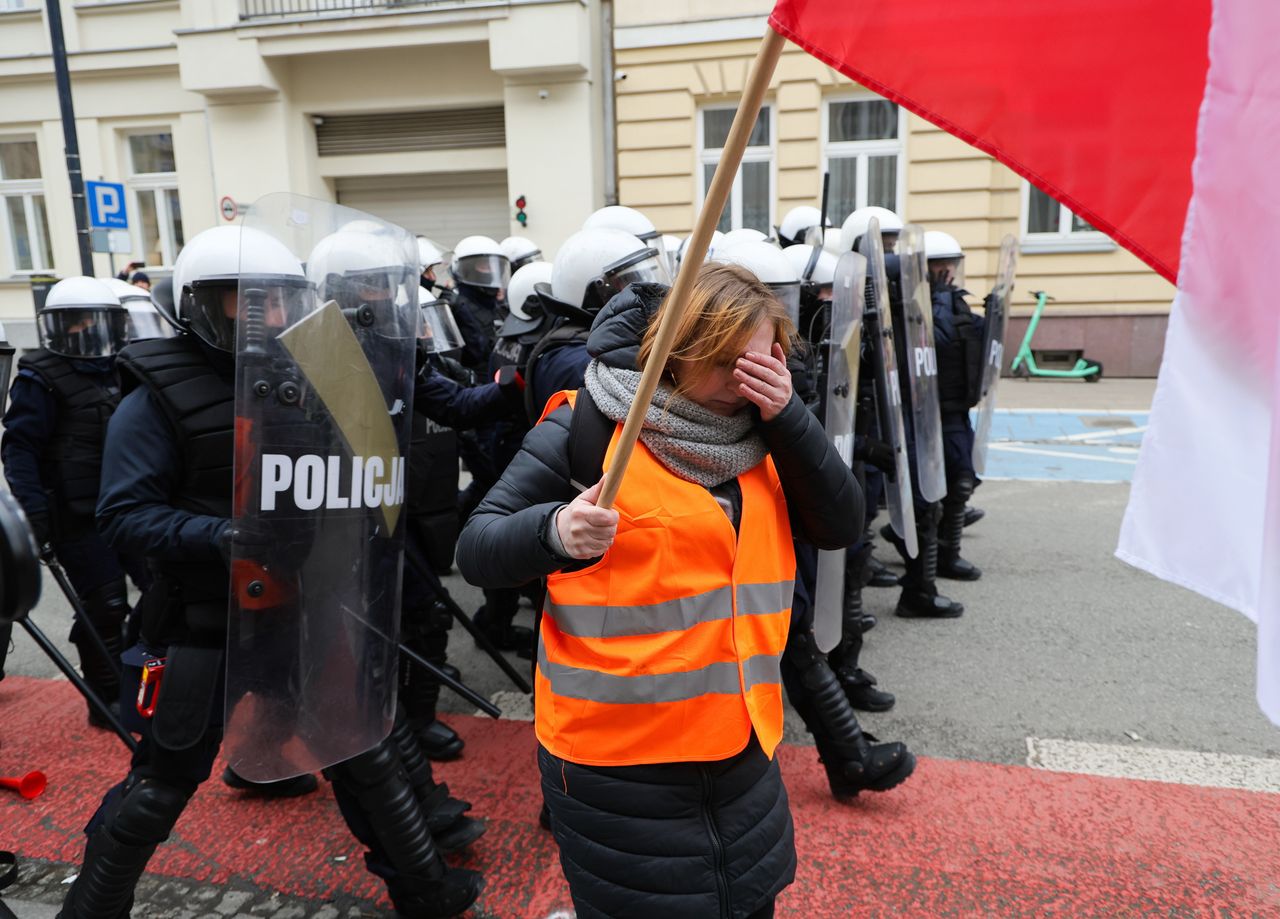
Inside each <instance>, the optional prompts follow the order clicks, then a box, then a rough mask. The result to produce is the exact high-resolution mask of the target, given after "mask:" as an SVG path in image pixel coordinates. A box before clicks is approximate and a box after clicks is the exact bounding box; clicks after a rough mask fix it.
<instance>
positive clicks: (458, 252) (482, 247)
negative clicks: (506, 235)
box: [453, 236, 503, 263]
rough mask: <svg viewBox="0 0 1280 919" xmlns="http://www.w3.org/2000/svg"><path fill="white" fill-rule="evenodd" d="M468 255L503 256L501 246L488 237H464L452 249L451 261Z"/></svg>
mask: <svg viewBox="0 0 1280 919" xmlns="http://www.w3.org/2000/svg"><path fill="white" fill-rule="evenodd" d="M468 255H503V251H502V246H501V245H500V244H499V243H498V241H497V240H496V239H493V238H492V237H490V236H464V237H463V238H462V239H460V240H458V244H457V245H456V246H454V247H453V260H454V262H455V263H456V262H457V261H458V259H460V258H465V257H467V256H468Z"/></svg>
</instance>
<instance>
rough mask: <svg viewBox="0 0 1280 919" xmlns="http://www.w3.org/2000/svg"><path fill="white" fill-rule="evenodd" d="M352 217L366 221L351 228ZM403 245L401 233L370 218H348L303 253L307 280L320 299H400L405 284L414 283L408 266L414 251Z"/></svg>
mask: <svg viewBox="0 0 1280 919" xmlns="http://www.w3.org/2000/svg"><path fill="white" fill-rule="evenodd" d="M355 223H361V224H364V223H369V224H371V225H372V226H374V227H376V229H371V230H366V229H364V227H363V226H361V227H358V228H356V229H354V230H353V229H351V227H352V225H353V224H355ZM415 254H416V253H410V252H406V251H405V246H404V243H403V239H402V238H401V237H397V236H393V235H392V234H391V233H389V232H387V228H386V227H384V226H381V225H379V224H376V223H374V222H373V221H352V223H350V224H347V225H346V226H345V227H343V228H342V229H341V230H339V231H338V232H336V233H330V234H329V235H328V236H326V237H324V238H323V239H321V240H320V242H318V243H316V245H315V247H314V248H313V249H312V250H311V254H310V255H308V256H307V280H308V281H310V282H311V284H312V285H313V286H314V287H315V289H316V293H317V294H318V295H319V297H320V299H321V300H322V301H325V300H336V301H337V302H338V305H339V306H340V307H342V308H343V309H359V308H360V307H361V306H363V305H364V304H371V305H376V304H379V303H388V302H391V303H394V302H397V301H399V302H403V299H402V298H403V296H404V291H405V288H406V286H408V285H410V284H412V285H413V286H414V287H417V284H416V283H413V282H414V281H415V278H414V276H413V272H412V269H411V268H410V267H409V266H410V265H412V264H413V263H414V260H415V259H414V255H415Z"/></svg>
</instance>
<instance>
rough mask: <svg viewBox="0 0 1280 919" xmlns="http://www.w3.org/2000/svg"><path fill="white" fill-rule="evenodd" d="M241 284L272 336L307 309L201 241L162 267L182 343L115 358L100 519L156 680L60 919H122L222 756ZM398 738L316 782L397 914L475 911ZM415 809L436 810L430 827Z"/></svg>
mask: <svg viewBox="0 0 1280 919" xmlns="http://www.w3.org/2000/svg"><path fill="white" fill-rule="evenodd" d="M250 237H251V238H250ZM242 259H243V260H242ZM242 279H247V280H249V281H250V282H251V285H252V286H253V287H255V288H258V289H260V291H261V292H262V294H263V295H264V297H265V305H264V310H263V313H264V316H263V320H264V322H265V323H266V324H268V325H270V326H273V327H277V328H278V327H279V326H282V325H284V324H285V323H286V321H287V319H288V317H289V316H290V315H291V314H292V312H293V311H294V310H296V309H297V306H296V304H298V303H300V302H301V301H302V299H303V298H305V297H307V296H313V295H314V294H313V292H312V289H311V287H310V285H309V282H308V281H307V279H306V277H305V276H304V274H303V270H302V266H301V264H300V262H299V261H298V259H297V258H296V257H295V256H294V255H293V254H292V253H291V252H290V251H289V250H288V249H287V248H286V247H285V246H284V245H282V244H281V243H280V242H278V241H277V240H276V239H274V238H273V237H271V236H270V235H268V234H266V233H262V232H260V231H256V230H253V229H249V228H245V229H242V228H240V227H218V228H215V229H212V230H207V231H205V232H204V233H201V234H200V235H199V236H197V237H195V238H194V239H192V240H191V241H190V242H189V243H188V244H187V246H186V248H184V249H183V251H182V252H181V253H180V255H179V257H178V260H177V263H176V264H175V266H174V285H173V290H174V291H175V293H176V295H177V297H178V302H177V304H176V309H174V312H173V314H172V316H171V317H170V318H171V319H172V321H173V322H174V324H175V325H177V326H178V327H179V328H181V329H182V330H183V333H182V334H180V335H179V336H177V337H176V338H173V339H157V340H154V341H148V342H143V343H141V344H139V345H135V346H133V347H132V348H130V349H128V350H126V351H125V352H124V354H122V356H121V372H122V382H123V386H124V389H125V393H126V395H125V398H124V399H123V401H122V402H121V405H120V408H119V410H118V411H117V413H116V415H115V416H114V418H113V419H112V424H111V427H110V430H109V432H108V437H107V442H106V446H105V452H104V459H103V477H102V478H103V488H102V494H101V497H100V498H99V502H98V521H99V524H100V526H101V528H102V531H103V534H104V536H105V537H106V538H107V540H108V541H109V542H110V543H111V544H112V545H113V546H116V547H118V548H122V549H126V550H131V551H136V552H138V553H141V554H144V555H145V556H146V557H147V559H148V561H149V563H150V565H151V566H152V571H153V574H154V580H153V583H152V585H151V586H150V588H149V589H148V590H147V591H146V593H145V594H144V596H143V599H142V602H141V604H140V619H141V640H142V650H143V651H145V658H146V660H147V663H146V665H145V666H146V669H147V672H148V673H150V674H152V675H155V674H156V672H157V671H158V672H159V675H160V686H161V691H160V692H159V694H158V696H157V697H156V698H155V700H154V712H153V714H152V717H151V720H150V721H149V722H148V723H147V724H146V727H145V730H144V731H143V732H142V733H143V739H142V745H141V748H140V750H139V752H138V753H137V754H136V755H135V757H134V759H133V762H132V766H131V768H130V771H129V773H128V775H127V776H126V778H125V779H124V781H123V782H121V783H120V784H119V785H117V786H116V787H114V788H113V789H112V790H111V791H109V792H108V793H107V795H106V797H105V798H104V800H103V803H102V805H101V806H100V807H99V809H98V811H97V813H95V814H94V816H93V818H92V819H91V820H90V822H89V825H88V826H87V827H86V830H85V832H86V835H87V837H88V842H87V846H86V849H85V859H84V864H83V866H82V868H81V870H80V872H79V874H78V876H77V878H76V881H75V883H74V884H73V885H72V887H71V889H70V890H69V892H68V894H67V899H66V902H65V903H64V904H63V909H62V913H61V915H62V916H63V917H66V919H119V917H124V916H127V915H128V914H129V911H130V908H131V906H132V902H133V890H134V886H135V885H136V884H137V881H138V878H139V877H140V876H141V874H142V872H143V870H144V869H145V867H146V865H147V862H148V861H149V859H150V857H151V855H152V853H153V852H154V851H155V849H156V847H157V846H158V845H159V844H160V843H161V842H163V841H164V840H165V839H166V838H168V835H169V832H170V831H171V829H172V827H173V825H174V823H175V822H176V821H177V819H178V817H179V816H180V815H181V813H182V811H183V809H184V808H185V807H186V804H187V802H188V800H189V799H190V797H191V795H192V794H193V793H194V792H195V790H196V788H197V787H198V786H199V784H200V783H202V782H203V781H205V780H206V779H207V778H208V777H209V773H210V770H211V768H212V765H213V761H214V758H215V756H216V755H217V752H218V749H219V747H220V745H221V741H222V733H223V729H222V723H223V718H222V705H221V701H220V700H221V693H220V691H219V690H220V689H221V686H222V683H223V664H222V661H223V654H224V649H225V647H226V641H227V638H226V635H227V632H226V630H227V623H228V619H227V609H228V601H229V597H230V583H229V581H230V576H229V564H230V562H229V554H230V553H229V549H230V544H231V541H232V536H233V531H232V528H231V517H232V505H233V491H234V482H233V476H232V460H233V455H234V453H235V451H236V436H237V434H236V425H235V409H234V405H235V391H234V374H235V364H236V359H235V347H236V326H237V316H238V312H239V309H240V306H239V294H238V287H239V284H240V282H241V280H242ZM161 305H162V306H163V305H164V304H161ZM241 538H243V537H241ZM402 724H403V723H402V722H399V721H397V725H396V727H397V729H398V730H397V731H396V732H393V736H392V737H391V738H389V739H388V740H387V741H384V742H383V743H381V744H379V745H378V746H376V747H375V748H374V749H373V750H370V751H369V752H368V753H365V754H362V755H360V756H357V757H355V758H354V759H352V760H349V761H347V762H344V763H340V764H339V765H337V766H335V767H332V769H330V770H327V774H328V775H329V777H330V779H331V781H332V782H333V786H334V792H335V795H336V797H337V798H338V802H339V805H340V809H341V811H342V813H343V816H344V818H346V820H347V822H348V825H349V826H350V827H351V828H352V830H353V832H354V833H355V834H356V835H357V837H358V838H360V840H361V841H362V842H363V843H364V844H365V845H366V846H367V847H368V848H369V850H370V851H369V853H368V855H367V856H366V863H367V864H368V866H369V868H370V870H371V871H373V872H374V873H376V874H378V875H379V876H380V877H382V878H383V879H385V880H386V882H387V886H388V890H389V893H390V895H391V898H392V901H393V902H394V903H395V905H396V909H397V911H398V912H400V913H401V914H402V915H406V916H422V917H435V916H450V915H455V914H457V913H459V912H461V911H463V910H465V909H466V908H467V907H468V906H469V905H470V904H471V903H472V902H473V901H474V900H475V898H476V896H478V893H479V890H480V888H481V886H482V881H481V879H480V878H479V876H478V875H476V874H475V873H474V872H470V871H465V870H463V869H450V868H448V867H447V866H445V864H444V863H443V861H442V860H441V858H440V855H439V853H438V851H437V849H436V846H435V844H434V842H433V839H442V838H444V837H446V836H448V834H449V833H450V831H451V830H452V829H453V828H454V825H455V824H456V819H457V818H460V817H461V816H462V812H463V811H465V807H461V805H463V804H464V802H453V801H452V799H449V798H448V796H447V793H445V794H444V795H438V800H437V799H436V797H433V795H436V793H435V789H434V788H426V787H419V786H418V784H416V782H421V781H429V779H426V780H424V779H422V778H419V779H417V780H416V782H415V780H414V779H412V778H411V775H410V773H409V772H408V771H406V770H407V769H408V768H409V767H410V764H409V763H407V762H406V761H405V760H404V759H403V757H402V754H401V752H400V751H401V749H402V748H403V747H402V744H401V739H402V737H401V735H402V734H403V730H402ZM438 787H443V786H438ZM428 800H432V801H434V802H435V803H436V804H437V805H439V806H438V807H437V808H436V809H434V810H433V811H431V812H430V813H428V812H427V804H426V803H425V802H426V801H428ZM433 818H435V819H433Z"/></svg>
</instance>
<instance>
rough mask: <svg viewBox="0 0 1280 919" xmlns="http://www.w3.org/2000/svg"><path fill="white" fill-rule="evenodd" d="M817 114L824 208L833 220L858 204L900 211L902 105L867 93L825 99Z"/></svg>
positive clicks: (855, 208) (852, 210)
mask: <svg viewBox="0 0 1280 919" xmlns="http://www.w3.org/2000/svg"><path fill="white" fill-rule="evenodd" d="M824 108H825V111H824V117H823V119H822V156H823V168H824V169H825V170H826V171H827V172H828V173H830V175H831V189H830V191H829V200H828V205H827V212H828V213H829V214H830V215H831V219H832V221H833V222H835V223H836V224H837V225H839V223H840V221H841V220H843V219H844V218H845V217H846V216H848V215H849V214H851V213H853V212H854V211H856V210H857V209H858V208H860V207H868V206H870V205H876V206H878V207H887V208H888V209H889V210H891V211H895V212H897V213H899V214H900V213H902V183H903V179H904V176H905V172H906V170H905V168H904V164H903V161H902V156H903V150H902V136H903V134H904V133H905V129H904V123H905V122H904V119H905V115H904V113H903V111H902V110H901V109H900V108H899V107H898V106H897V105H895V104H894V103H892V102H890V101H889V100H888V99H881V98H880V97H879V96H875V95H872V94H870V93H867V94H864V95H858V96H855V97H850V98H839V99H828V100H827V102H826V105H825V106H824Z"/></svg>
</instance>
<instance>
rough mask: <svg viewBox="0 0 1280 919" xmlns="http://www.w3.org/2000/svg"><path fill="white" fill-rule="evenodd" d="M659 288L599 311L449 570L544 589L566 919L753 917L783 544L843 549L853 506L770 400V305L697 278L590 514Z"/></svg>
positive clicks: (541, 663)
mask: <svg viewBox="0 0 1280 919" xmlns="http://www.w3.org/2000/svg"><path fill="white" fill-rule="evenodd" d="M665 294H666V288H665V287H663V286H661V285H651V284H650V285H646V284H635V285H632V286H631V287H629V288H627V289H626V290H625V291H623V292H622V293H620V294H618V295H617V296H615V297H614V298H613V299H612V300H611V301H609V303H608V304H607V305H606V306H605V308H604V309H603V310H602V311H601V313H600V315H599V316H598V317H597V318H596V321H595V324H594V325H593V327H592V331H591V337H590V339H589V341H588V351H589V352H590V353H591V355H592V358H593V360H592V362H591V364H590V365H589V366H588V368H587V371H586V379H585V386H584V387H583V388H582V389H580V390H578V391H577V392H576V393H561V394H559V395H558V396H556V397H554V398H553V399H552V400H551V401H550V402H549V403H548V405H547V409H546V412H545V413H544V415H543V420H542V422H541V423H540V424H538V425H537V426H535V428H534V429H533V430H532V431H531V432H530V433H529V435H528V436H527V437H526V439H525V441H524V444H523V446H522V448H521V452H520V454H519V455H518V456H517V457H516V459H515V461H513V462H512V464H511V465H510V466H509V467H508V469H507V471H506V473H504V475H503V477H502V479H501V481H500V482H499V483H498V484H497V485H496V486H495V487H494V488H493V489H492V490H491V491H490V492H489V494H488V496H486V498H485V499H484V501H483V502H482V503H481V505H480V507H479V508H478V509H477V510H476V512H475V513H474V514H473V515H472V517H471V519H470V520H469V521H468V522H467V525H466V527H465V529H464V530H463V533H462V537H461V540H460V542H459V546H458V565H459V568H460V569H461V570H462V573H463V575H464V576H465V577H466V578H467V580H469V581H471V582H472V583H474V584H478V585H482V586H485V587H496V586H512V585H516V584H520V583H522V582H526V581H529V580H531V579H534V578H538V577H546V579H547V600H546V605H545V608H544V611H543V612H544V615H543V616H542V621H541V626H540V631H539V636H538V650H537V654H538V658H537V672H536V692H535V699H536V718H535V727H536V733H537V737H538V741H539V744H540V749H539V753H538V762H539V767H540V769H541V773H542V786H543V795H544V799H545V801H546V803H547V805H548V806H549V810H550V815H551V827H552V830H553V832H554V833H555V837H556V841H557V843H558V845H559V846H560V855H561V864H562V866H563V868H564V871H565V875H566V877H567V878H568V880H569V886H570V890H571V892H572V894H573V898H574V904H575V907H576V909H577V913H578V916H579V917H583V919H585V917H597V916H599V917H603V916H608V917H621V916H644V917H652V916H661V917H663V919H672V917H685V916H687V917H691V919H692V917H698V919H702V917H715V916H720V917H725V919H759V917H767V916H772V915H773V903H774V899H775V897H776V896H777V894H778V892H779V891H781V890H782V889H783V888H784V887H786V886H787V884H789V883H790V882H791V880H792V879H793V878H794V875H795V846H794V839H793V830H792V825H791V816H790V812H789V810H788V807H787V798H786V791H785V789H784V788H783V785H782V779H781V775H780V773H779V770H778V766H777V762H776V760H775V759H774V751H775V749H776V748H777V746H778V742H779V740H780V739H781V737H782V711H783V706H782V685H781V677H780V675H779V661H780V659H781V657H782V652H783V649H784V646H785V645H786V640H787V626H788V622H789V619H790V613H791V611H790V604H791V595H792V586H793V582H794V578H795V555H794V552H793V549H792V533H793V530H794V531H795V533H796V535H798V536H802V537H803V538H804V539H806V540H808V541H809V542H811V543H813V544H815V545H817V546H819V547H821V548H830V549H835V548H840V547H843V546H846V545H849V544H851V543H852V542H854V541H855V540H856V539H857V537H858V530H859V522H860V521H861V519H862V499H861V495H860V493H859V491H858V488H857V485H856V483H855V481H854V479H853V477H852V475H851V474H850V472H849V468H848V467H847V466H846V465H845V464H844V463H843V462H842V461H841V460H840V458H839V456H838V455H837V454H836V452H835V451H834V449H833V448H832V447H831V446H830V445H829V443H828V440H827V438H826V436H825V434H824V433H823V431H822V429H821V427H820V426H819V425H818V422H817V421H816V419H815V418H814V416H813V415H812V413H810V412H809V411H807V410H806V409H805V407H804V405H803V404H802V403H801V402H800V400H799V399H797V398H796V397H795V396H794V395H793V393H792V390H791V377H790V374H789V373H788V371H787V368H786V355H787V353H788V350H789V348H790V341H791V335H792V332H793V330H792V327H791V323H790V321H789V320H788V318H787V314H786V311H785V310H784V309H783V307H782V306H781V305H780V304H779V303H778V301H777V300H776V299H775V298H774V296H773V295H772V293H771V292H770V291H769V289H768V288H767V287H765V286H763V285H762V284H760V282H759V281H757V280H756V278H755V277H754V276H753V275H750V274H749V273H748V272H746V271H744V270H742V269H740V268H737V267H733V266H729V265H718V264H709V265H707V266H705V267H704V268H703V269H702V271H701V273H700V274H699V275H698V278H697V281H696V283H695V285H694V290H693V294H692V297H691V299H690V303H689V305H688V307H687V310H686V313H685V314H684V316H683V317H682V318H681V320H680V322H679V324H678V327H677V329H676V334H675V344H674V347H673V349H672V352H671V357H670V359H669V360H668V361H667V364H666V372H665V373H664V377H663V382H662V384H661V385H660V386H659V389H658V392H657V394H656V395H655V396H654V398H653V400H652V402H651V404H650V405H649V407H648V411H647V414H646V418H645V423H644V427H643V429H642V432H641V435H640V441H639V443H638V444H637V447H636V450H635V453H634V454H633V457H632V460H631V463H630V465H629V467H628V469H627V472H626V476H625V478H624V479H623V482H622V487H621V490H620V491H619V494H618V498H617V501H616V502H615V506H614V508H613V509H609V510H606V509H604V508H601V507H597V506H596V504H595V500H596V498H597V496H598V495H599V491H600V484H601V483H600V481H599V474H600V472H601V470H602V469H607V468H608V467H609V464H610V463H611V461H612V458H613V453H614V449H615V447H616V444H617V439H618V435H619V433H620V431H621V423H620V422H621V421H622V420H623V419H624V418H625V417H626V413H627V410H628V409H629V408H630V405H631V403H632V402H633V401H634V397H635V393H636V389H637V386H638V384H639V380H640V371H641V370H642V369H643V367H644V366H645V363H646V361H647V358H648V355H649V353H650V352H651V350H652V347H653V339H654V336H655V333H656V328H657V323H656V321H655V317H656V315H657V312H658V307H659V306H660V304H661V301H662V298H663V297H664V296H665ZM593 426H594V429H595V430H597V431H599V432H600V436H598V437H596V438H594V439H593V438H592V437H591V435H590V434H588V433H586V432H587V431H589V430H591V429H592V428H593ZM591 444H594V446H591ZM606 444H607V446H606ZM584 448H585V453H584ZM593 450H594V453H595V455H594V456H591V455H589V454H590V453H591V452H592V451H593ZM584 470H586V472H584ZM575 481H576V482H577V484H575ZM588 485H589V486H590V487H585V486H588Z"/></svg>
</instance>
